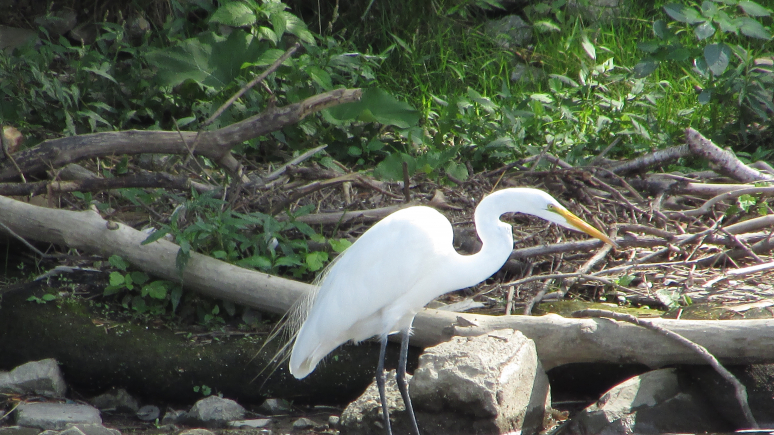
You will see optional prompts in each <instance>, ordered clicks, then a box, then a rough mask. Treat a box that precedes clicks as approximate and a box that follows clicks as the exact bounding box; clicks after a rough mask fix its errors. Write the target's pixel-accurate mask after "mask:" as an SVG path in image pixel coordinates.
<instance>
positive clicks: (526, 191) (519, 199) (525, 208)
mask: <svg viewBox="0 0 774 435" xmlns="http://www.w3.org/2000/svg"><path fill="white" fill-rule="evenodd" d="M495 195H496V196H498V202H499V205H498V206H497V207H498V208H500V209H501V210H507V211H520V212H522V213H528V214H531V215H534V216H537V217H539V218H541V219H545V220H547V221H549V222H553V223H555V224H557V225H561V226H563V227H565V228H569V229H571V230H575V231H582V232H584V233H586V234H588V235H590V236H592V237H596V238H597V239H600V240H602V241H603V242H605V243H609V244H610V245H613V246H617V245H616V243H615V242H614V241H612V240H611V239H610V238H609V237H608V236H607V235H605V234H604V233H602V232H601V231H599V230H598V229H596V228H594V227H593V226H591V225H589V224H588V223H586V222H585V221H584V220H583V219H581V218H579V217H578V216H575V215H574V214H573V213H572V212H570V211H569V210H567V209H566V208H565V207H564V206H563V205H562V204H560V203H559V201H557V200H556V199H555V198H554V197H552V196H551V195H549V194H547V193H546V192H543V191H542V190H538V189H531V188H518V187H517V188H510V189H503V190H500V191H498V192H495V193H494V194H492V196H495Z"/></svg>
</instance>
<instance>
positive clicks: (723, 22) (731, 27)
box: [715, 11, 739, 33]
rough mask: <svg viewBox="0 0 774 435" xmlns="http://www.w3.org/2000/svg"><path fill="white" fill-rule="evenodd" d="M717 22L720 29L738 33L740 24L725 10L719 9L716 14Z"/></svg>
mask: <svg viewBox="0 0 774 435" xmlns="http://www.w3.org/2000/svg"><path fill="white" fill-rule="evenodd" d="M715 22H716V23H718V25H719V26H720V30H721V31H723V32H726V33H737V32H738V31H739V24H737V22H736V20H733V19H731V17H729V16H728V14H727V13H725V12H724V11H718V14H717V16H715Z"/></svg>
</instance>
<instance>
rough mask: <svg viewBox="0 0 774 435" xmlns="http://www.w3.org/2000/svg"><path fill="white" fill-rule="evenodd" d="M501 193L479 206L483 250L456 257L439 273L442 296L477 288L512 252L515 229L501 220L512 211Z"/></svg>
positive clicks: (479, 234) (456, 255)
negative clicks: (473, 287)
mask: <svg viewBox="0 0 774 435" xmlns="http://www.w3.org/2000/svg"><path fill="white" fill-rule="evenodd" d="M498 193H499V192H497V193H493V194H491V195H489V196H487V197H486V198H484V199H483V200H482V201H481V203H480V204H479V205H478V207H476V213H475V217H474V220H475V223H476V231H477V232H478V237H479V238H480V239H481V242H482V246H481V250H480V251H478V252H477V253H475V254H472V255H460V254H456V253H455V255H454V258H452V259H450V261H448V262H446V264H445V265H444V267H443V270H442V271H441V273H440V276H439V277H437V278H438V279H439V281H440V282H439V284H441V285H442V287H443V288H442V289H439V291H440V290H442V291H441V292H440V293H439V296H440V295H442V294H444V293H447V292H450V291H453V290H459V289H463V288H467V287H471V286H474V285H476V284H478V283H480V282H482V281H484V280H486V279H487V278H489V277H490V276H492V275H493V274H494V273H495V272H497V271H498V270H500V268H501V267H502V266H503V264H505V262H506V261H508V257H509V256H510V255H511V252H512V251H513V230H512V228H511V226H510V225H509V224H506V223H505V222H502V221H500V216H501V215H502V214H503V213H507V212H509V211H518V210H513V207H508V201H501V199H502V198H500V196H501V195H498Z"/></svg>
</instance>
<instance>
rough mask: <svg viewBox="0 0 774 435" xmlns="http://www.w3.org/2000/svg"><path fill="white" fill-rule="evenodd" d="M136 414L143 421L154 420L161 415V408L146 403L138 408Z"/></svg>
mask: <svg viewBox="0 0 774 435" xmlns="http://www.w3.org/2000/svg"><path fill="white" fill-rule="evenodd" d="M136 415H137V418H139V419H140V420H142V421H154V420H156V419H157V418H159V416H160V415H161V410H160V409H159V407H158V406H155V405H145V406H143V407H142V408H140V409H138V410H137V414H136Z"/></svg>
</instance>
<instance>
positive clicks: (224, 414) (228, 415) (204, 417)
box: [188, 396, 245, 427]
mask: <svg viewBox="0 0 774 435" xmlns="http://www.w3.org/2000/svg"><path fill="white" fill-rule="evenodd" d="M244 416H245V408H243V407H242V406H241V405H240V404H238V403H236V402H235V401H233V400H231V399H224V398H222V397H218V396H210V397H207V398H206V399H202V400H200V401H198V402H196V404H195V405H194V406H193V407H192V408H191V410H190V411H189V412H188V417H189V419H191V420H193V421H196V422H199V423H202V424H204V425H206V426H207V427H223V426H225V425H226V423H228V422H229V421H233V420H242V419H243V418H244Z"/></svg>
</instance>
